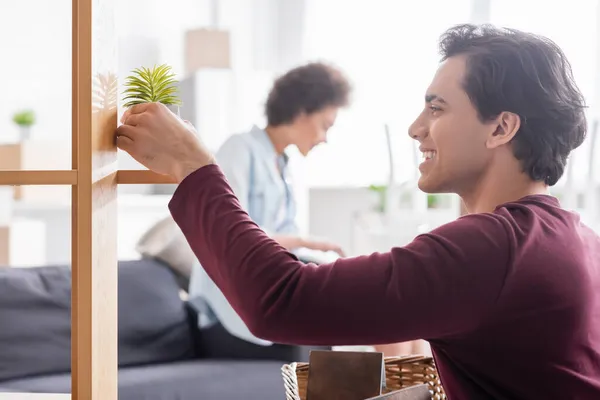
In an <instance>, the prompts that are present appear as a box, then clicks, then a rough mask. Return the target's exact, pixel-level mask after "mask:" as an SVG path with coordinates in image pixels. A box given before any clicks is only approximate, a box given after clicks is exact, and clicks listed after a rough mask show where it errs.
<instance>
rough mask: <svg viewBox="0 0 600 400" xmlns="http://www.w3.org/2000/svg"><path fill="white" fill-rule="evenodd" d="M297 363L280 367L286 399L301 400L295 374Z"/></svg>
mask: <svg viewBox="0 0 600 400" xmlns="http://www.w3.org/2000/svg"><path fill="white" fill-rule="evenodd" d="M296 365H297V363H291V364H286V365H284V366H282V367H281V374H282V375H283V385H284V387H285V399H286V400H302V399H301V398H300V393H298V378H297V376H296Z"/></svg>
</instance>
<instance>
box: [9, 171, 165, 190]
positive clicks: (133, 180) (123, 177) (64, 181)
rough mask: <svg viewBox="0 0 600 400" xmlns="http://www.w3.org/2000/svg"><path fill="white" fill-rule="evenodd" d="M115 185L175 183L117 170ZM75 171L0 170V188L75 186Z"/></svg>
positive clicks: (148, 173)
mask: <svg viewBox="0 0 600 400" xmlns="http://www.w3.org/2000/svg"><path fill="white" fill-rule="evenodd" d="M117 183H118V184H121V185H147V184H157V185H160V184H174V183H177V182H176V181H175V180H173V179H172V178H171V177H169V176H167V175H161V174H157V173H155V172H152V171H149V170H143V169H140V170H136V169H131V170H127V169H125V170H119V171H117ZM76 184H77V171H75V170H63V171H61V170H48V171H33V170H31V171H15V170H0V186H15V185H71V186H72V185H76Z"/></svg>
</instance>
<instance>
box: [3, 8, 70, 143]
mask: <svg viewBox="0 0 600 400" xmlns="http://www.w3.org/2000/svg"><path fill="white" fill-rule="evenodd" d="M0 54H1V56H0V59H1V60H2V63H0V76H2V96H0V141H1V142H4V141H11V140H13V139H14V138H15V137H16V134H17V129H16V127H15V126H14V124H13V123H12V121H11V117H12V114H13V113H14V112H15V111H17V110H19V109H21V108H30V107H31V108H33V109H35V111H36V113H37V115H38V119H39V123H38V124H37V125H36V126H35V127H34V131H33V135H34V137H35V136H43V137H45V138H59V137H64V138H67V139H69V142H66V143H65V145H66V146H70V135H71V129H70V128H71V1H70V0H52V1H48V0H14V1H2V2H0Z"/></svg>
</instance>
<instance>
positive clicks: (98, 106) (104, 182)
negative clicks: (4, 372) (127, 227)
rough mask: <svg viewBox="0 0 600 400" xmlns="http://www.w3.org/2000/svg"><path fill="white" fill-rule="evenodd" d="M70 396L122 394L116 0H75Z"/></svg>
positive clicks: (104, 398)
mask: <svg viewBox="0 0 600 400" xmlns="http://www.w3.org/2000/svg"><path fill="white" fill-rule="evenodd" d="M72 7H73V8H72V15H73V48H72V52H73V61H72V62H73V93H72V96H73V97H72V98H73V116H72V129H73V131H72V157H73V158H72V168H73V169H74V170H77V183H76V185H74V186H73V191H72V232H71V235H72V267H73V268H72V274H73V287H72V293H73V295H72V339H71V342H72V343H71V358H72V392H71V393H72V398H73V399H74V400H116V399H117V256H116V254H117V251H116V247H117V238H116V234H117V229H116V227H117V224H116V218H117V208H116V204H117V203H116V199H117V190H116V185H117V182H116V170H117V164H116V163H117V153H116V146H115V145H114V140H113V136H114V131H115V128H116V126H117V108H116V105H117V93H118V91H117V90H116V88H117V80H116V67H117V63H116V48H117V43H116V36H115V28H114V15H113V10H114V8H113V0H73V1H72Z"/></svg>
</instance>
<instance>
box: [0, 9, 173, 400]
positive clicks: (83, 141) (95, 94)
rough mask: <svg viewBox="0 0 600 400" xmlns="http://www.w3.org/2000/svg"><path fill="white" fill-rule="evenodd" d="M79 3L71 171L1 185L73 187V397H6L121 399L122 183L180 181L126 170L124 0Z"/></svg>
mask: <svg viewBox="0 0 600 400" xmlns="http://www.w3.org/2000/svg"><path fill="white" fill-rule="evenodd" d="M71 1H72V121H71V124H72V145H71V148H72V149H71V169H70V170H18V171H17V170H0V186H7V185H10V186H13V185H14V186H22V185H68V186H71V187H72V190H71V192H72V198H71V224H72V226H71V243H72V246H71V247H72V254H71V264H72V272H71V273H72V298H71V304H72V308H71V332H72V333H71V376H72V377H71V394H64V395H57V394H25V393H22V394H16V393H15V394H9V393H2V394H0V400H2V399H9V398H10V399H24V400H25V399H32V400H33V399H35V400H59V399H60V400H63V399H65V400H66V399H72V400H117V372H118V369H117V368H118V363H117V293H118V292H117V285H118V282H117V251H116V250H117V239H116V237H117V185H118V184H172V183H176V182H175V181H173V180H172V179H170V178H169V177H167V176H163V175H159V174H155V173H153V172H151V171H148V170H118V168H117V148H116V146H115V141H114V134H115V129H116V127H117V102H118V99H117V96H118V93H119V91H118V90H117V88H118V83H117V65H118V64H117V58H116V49H117V48H118V42H117V35H116V29H115V24H114V19H115V16H114V7H115V2H116V1H117V0H71Z"/></svg>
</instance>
